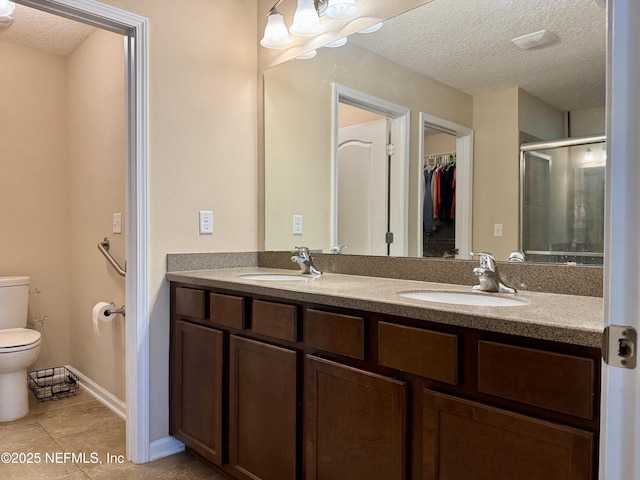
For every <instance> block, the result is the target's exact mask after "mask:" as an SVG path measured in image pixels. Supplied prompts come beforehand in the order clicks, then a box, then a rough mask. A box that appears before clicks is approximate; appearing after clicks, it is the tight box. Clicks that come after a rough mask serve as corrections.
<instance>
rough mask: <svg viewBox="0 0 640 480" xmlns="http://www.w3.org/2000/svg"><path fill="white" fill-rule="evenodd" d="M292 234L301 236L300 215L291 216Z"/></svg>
mask: <svg viewBox="0 0 640 480" xmlns="http://www.w3.org/2000/svg"><path fill="white" fill-rule="evenodd" d="M293 234H294V235H302V215H294V216H293Z"/></svg>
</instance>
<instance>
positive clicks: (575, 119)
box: [570, 106, 606, 137]
mask: <svg viewBox="0 0 640 480" xmlns="http://www.w3.org/2000/svg"><path fill="white" fill-rule="evenodd" d="M570 118H571V136H572V137H584V136H587V135H602V134H603V133H604V132H605V124H606V116H605V109H604V106H602V107H593V108H585V109H583V110H574V111H573V112H571V114H570Z"/></svg>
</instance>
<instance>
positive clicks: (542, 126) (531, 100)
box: [518, 89, 566, 140]
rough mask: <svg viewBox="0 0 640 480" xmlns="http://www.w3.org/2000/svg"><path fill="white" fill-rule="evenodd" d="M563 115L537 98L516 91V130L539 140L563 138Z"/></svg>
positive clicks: (524, 92) (522, 91)
mask: <svg viewBox="0 0 640 480" xmlns="http://www.w3.org/2000/svg"><path fill="white" fill-rule="evenodd" d="M564 127H565V114H564V113H563V112H561V111H560V110H558V109H557V108H555V107H552V106H551V105H549V104H547V103H545V102H543V101H542V100H540V99H539V98H538V97H534V96H533V95H531V94H530V93H527V92H526V91H524V90H522V89H518V128H519V129H520V131H521V132H525V133H528V134H529V135H533V136H534V137H536V138H539V139H540V140H557V139H560V138H564V137H565V136H566V133H565V128H564Z"/></svg>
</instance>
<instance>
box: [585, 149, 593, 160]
mask: <svg viewBox="0 0 640 480" xmlns="http://www.w3.org/2000/svg"><path fill="white" fill-rule="evenodd" d="M584 161H585V162H587V163H589V162H593V152H592V151H591V149H590V148H587V151H586V152H584Z"/></svg>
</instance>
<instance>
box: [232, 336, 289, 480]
mask: <svg viewBox="0 0 640 480" xmlns="http://www.w3.org/2000/svg"><path fill="white" fill-rule="evenodd" d="M230 349H231V362H230V377H229V383H230V385H229V387H230V403H229V410H230V411H229V413H230V427H229V428H230V432H229V433H230V440H231V441H230V445H229V449H230V451H229V459H230V463H231V467H232V468H233V469H234V475H235V476H237V477H238V478H240V479H251V480H294V479H295V478H296V454H297V451H296V434H297V431H296V418H297V359H296V356H297V354H296V352H295V351H293V350H289V349H285V348H280V347H276V346H273V345H268V344H266V343H262V342H256V341H254V340H249V339H246V338H242V337H237V336H235V335H232V336H231V341H230Z"/></svg>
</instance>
